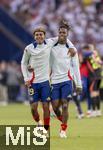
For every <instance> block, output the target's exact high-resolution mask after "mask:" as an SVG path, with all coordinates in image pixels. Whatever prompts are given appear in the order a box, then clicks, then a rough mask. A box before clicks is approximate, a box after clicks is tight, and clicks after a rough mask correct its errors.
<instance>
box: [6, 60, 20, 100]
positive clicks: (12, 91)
mask: <svg viewBox="0 0 103 150" xmlns="http://www.w3.org/2000/svg"><path fill="white" fill-rule="evenodd" d="M7 73H8V78H7V85H8V98H9V101H16V100H17V95H18V93H19V90H20V78H21V72H20V71H19V67H18V64H17V63H16V62H15V61H12V62H10V63H9V64H8V69H7Z"/></svg>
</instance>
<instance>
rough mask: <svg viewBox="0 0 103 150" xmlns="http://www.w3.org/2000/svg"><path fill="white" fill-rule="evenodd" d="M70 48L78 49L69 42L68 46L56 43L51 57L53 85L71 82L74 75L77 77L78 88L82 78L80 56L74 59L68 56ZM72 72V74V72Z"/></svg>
mask: <svg viewBox="0 0 103 150" xmlns="http://www.w3.org/2000/svg"><path fill="white" fill-rule="evenodd" d="M69 48H74V49H75V51H77V50H76V48H75V47H74V45H73V44H72V43H71V42H70V41H69V40H68V41H67V44H59V43H56V44H55V45H54V46H53V48H52V50H51V55H50V64H51V83H52V84H57V83H61V82H65V81H68V80H71V79H72V78H73V76H72V75H73V74H74V75H75V78H76V79H75V82H76V85H77V86H81V85H82V84H81V77H80V70H79V60H78V54H77V52H76V55H75V56H74V57H71V56H70V55H68V51H69ZM71 70H72V72H71Z"/></svg>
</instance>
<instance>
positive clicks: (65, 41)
mask: <svg viewBox="0 0 103 150" xmlns="http://www.w3.org/2000/svg"><path fill="white" fill-rule="evenodd" d="M58 43H59V44H66V43H67V40H64V41H61V40H58Z"/></svg>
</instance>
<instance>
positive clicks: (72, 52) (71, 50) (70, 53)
mask: <svg viewBox="0 0 103 150" xmlns="http://www.w3.org/2000/svg"><path fill="white" fill-rule="evenodd" d="M75 54H76V51H75V49H74V48H69V50H68V55H70V56H71V57H74V56H75Z"/></svg>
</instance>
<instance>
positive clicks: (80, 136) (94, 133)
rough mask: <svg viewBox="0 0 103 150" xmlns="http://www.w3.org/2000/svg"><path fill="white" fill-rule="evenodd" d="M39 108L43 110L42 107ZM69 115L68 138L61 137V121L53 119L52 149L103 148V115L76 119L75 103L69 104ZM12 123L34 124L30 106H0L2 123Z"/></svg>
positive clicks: (90, 149)
mask: <svg viewBox="0 0 103 150" xmlns="http://www.w3.org/2000/svg"><path fill="white" fill-rule="evenodd" d="M82 107H83V110H84V112H86V104H85V103H82ZM39 110H40V112H42V111H41V107H40V109H39ZM102 110H103V104H102ZM69 116H70V118H69V121H68V126H69V127H68V131H67V135H68V138H67V139H61V138H60V137H59V130H60V122H59V121H58V120H57V119H56V118H52V119H51V145H50V150H103V116H102V117H96V118H86V117H85V118H84V119H81V120H79V119H76V117H75V116H76V110H75V106H74V104H73V103H70V105H69ZM12 124H14V125H17V124H19V125H22V124H23V125H33V124H34V121H33V120H32V117H31V113H30V107H29V106H26V105H23V104H10V105H8V106H5V107H2V106H0V125H12Z"/></svg>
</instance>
